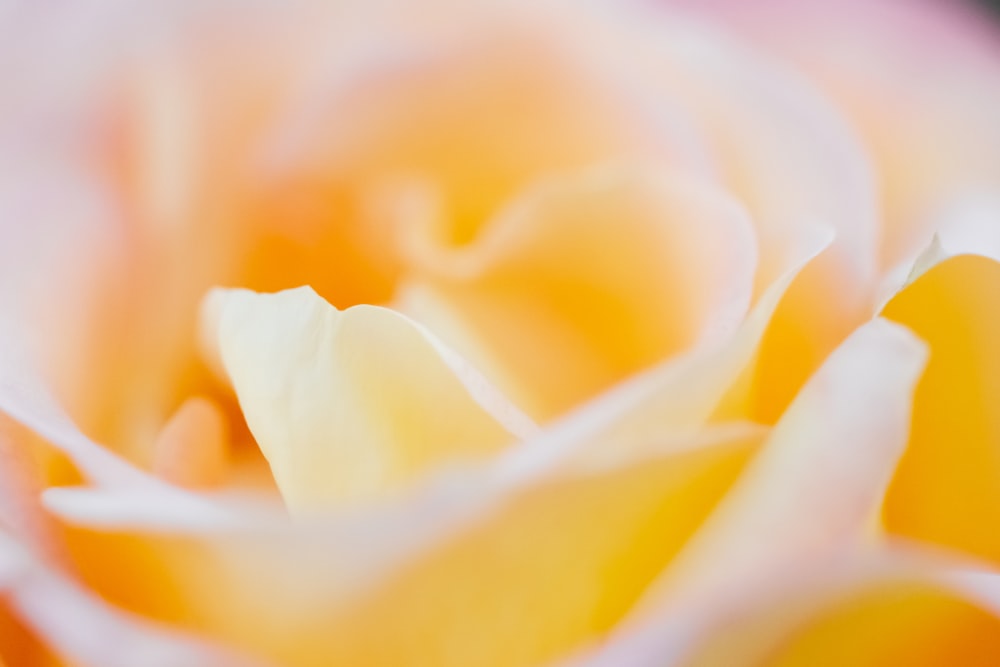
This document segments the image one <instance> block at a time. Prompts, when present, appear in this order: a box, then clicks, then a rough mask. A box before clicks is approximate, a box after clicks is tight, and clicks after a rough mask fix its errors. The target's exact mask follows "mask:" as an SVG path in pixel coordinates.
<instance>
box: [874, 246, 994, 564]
mask: <svg viewBox="0 0 1000 667" xmlns="http://www.w3.org/2000/svg"><path fill="white" fill-rule="evenodd" d="M998 294H1000V262H997V261H995V260H992V259H990V258H987V257H982V256H974V255H960V256H956V257H952V258H950V259H946V260H945V261H943V262H941V263H939V264H937V265H936V266H934V267H933V268H931V269H930V270H928V271H927V272H926V273H924V274H923V275H922V276H920V277H919V278H917V279H916V281H914V282H913V283H912V284H910V285H909V286H908V287H906V288H904V289H903V290H902V291H901V292H900V293H899V294H897V295H896V296H895V297H894V298H893V299H892V300H891V301H890V302H889V303H888V304H887V305H886V307H885V310H884V311H883V315H884V316H885V317H887V318H889V319H892V320H894V321H897V322H899V323H901V324H904V325H906V326H908V327H910V328H911V329H913V331H915V332H916V333H917V335H919V336H920V337H921V338H923V339H924V340H926V341H927V342H928V344H929V345H930V346H931V350H932V355H931V361H930V365H929V366H928V368H927V373H926V374H925V376H924V378H923V379H922V380H921V382H920V385H919V386H918V389H917V393H916V397H915V403H914V414H913V425H912V435H911V437H910V445H909V448H908V449H907V452H906V455H905V456H904V457H903V459H902V461H901V463H900V467H899V470H898V472H897V475H896V478H895V480H894V481H893V484H892V486H891V487H890V490H889V494H888V496H887V498H886V506H885V522H886V527H887V528H888V529H889V530H890V531H891V532H893V533H897V534H901V535H906V536H908V537H913V538H918V539H922V540H927V541H930V542H934V543H937V544H941V545H946V546H949V547H954V548H958V549H961V550H962V551H965V552H966V553H971V554H975V555H978V556H981V557H984V558H988V559H990V560H992V561H993V562H995V563H996V562H1000V537H998V535H997V533H996V532H995V531H991V530H984V529H983V526H984V525H989V524H990V523H991V522H992V523H996V522H997V521H1000V495H998V494H997V489H998V488H1000V421H998V414H1000V412H998V410H997V408H996V406H997V405H1000V353H998V351H997V346H996V341H997V340H998V339H1000V315H998V313H1000V302H998V296H997V295H998Z"/></svg>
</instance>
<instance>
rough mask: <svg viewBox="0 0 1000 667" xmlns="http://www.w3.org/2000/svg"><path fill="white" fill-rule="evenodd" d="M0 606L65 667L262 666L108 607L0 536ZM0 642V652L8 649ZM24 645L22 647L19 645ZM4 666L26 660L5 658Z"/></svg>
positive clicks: (19, 655) (21, 656)
mask: <svg viewBox="0 0 1000 667" xmlns="http://www.w3.org/2000/svg"><path fill="white" fill-rule="evenodd" d="M0 563H2V565H0V605H2V606H4V607H5V608H6V609H5V610H6V611H7V612H9V613H10V614H11V615H12V616H13V617H14V618H16V619H17V620H18V621H19V623H20V624H21V625H22V626H23V627H24V628H25V629H27V630H28V631H29V632H31V633H32V634H33V635H34V637H35V638H36V639H37V640H38V641H39V642H41V643H43V644H44V645H45V646H46V648H47V649H48V650H51V651H53V652H54V653H55V654H57V655H58V656H59V657H61V658H62V659H63V660H65V661H66V663H67V664H73V665H80V666H81V667H119V666H120V667H134V666H135V665H148V666H149V667H176V666H177V665H190V666H191V667H251V665H257V666H258V667H261V665H262V664H263V663H260V662H258V661H255V660H254V661H251V660H250V659H248V658H245V657H240V656H237V655H236V654H235V653H233V652H230V651H228V650H224V649H222V648H220V647H218V646H212V645H210V644H208V643H206V642H203V641H200V640H198V639H195V638H194V637H192V636H190V635H186V634H184V633H182V632H179V631H176V630H173V629H169V628H167V627H165V626H159V625H157V624H154V623H150V622H148V621H145V620H142V619H140V618H139V617H136V616H133V615H131V614H128V613H126V612H123V611H121V610H119V609H115V608H114V607H112V606H110V605H108V604H107V603H106V602H104V601H103V600H101V599H100V598H99V597H97V596H96V595H94V594H93V593H92V592H90V591H87V590H85V589H83V588H81V587H80V586H79V585H78V584H76V583H75V582H73V581H71V580H69V579H67V578H66V577H65V576H63V575H61V574H59V573H57V572H56V571H54V570H52V569H50V568H48V567H46V566H45V565H43V564H42V563H41V562H40V561H38V560H37V559H36V557H35V556H33V555H32V554H31V552H30V551H28V550H27V549H25V548H24V547H23V546H22V545H20V544H18V543H17V542H15V541H14V540H12V539H11V538H9V537H8V536H6V535H0ZM6 639H7V637H4V638H0V650H8V649H9V648H10V647H7V646H4V645H3V644H4V640H6ZM24 646H25V644H21V645H20V647H19V648H18V650H20V648H21V647H24ZM4 657H5V658H7V659H8V660H10V661H11V663H10V664H17V665H21V664H25V663H24V662H22V661H24V660H27V659H29V657H30V656H29V655H27V654H22V653H19V652H18V653H7V652H5V653H4Z"/></svg>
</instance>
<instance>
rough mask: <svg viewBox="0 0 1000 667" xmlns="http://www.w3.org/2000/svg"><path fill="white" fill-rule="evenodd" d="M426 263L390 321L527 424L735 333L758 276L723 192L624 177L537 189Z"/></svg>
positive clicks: (599, 175)
mask: <svg viewBox="0 0 1000 667" xmlns="http://www.w3.org/2000/svg"><path fill="white" fill-rule="evenodd" d="M426 252H430V251H425V255H424V256H422V257H418V258H417V261H420V263H419V264H418V265H417V270H418V272H419V273H418V275H417V277H416V278H415V279H414V281H413V282H412V283H411V284H410V285H409V286H408V288H405V289H404V293H403V296H402V302H401V307H402V308H403V309H404V310H406V311H407V312H410V313H412V314H414V316H415V317H416V318H417V319H419V320H420V321H422V322H424V323H426V324H427V325H428V326H429V327H431V328H432V329H433V330H435V331H436V332H438V333H440V335H441V336H442V337H443V338H444V339H445V340H447V341H449V342H450V343H452V344H453V345H455V346H456V348H457V349H459V350H460V351H462V352H463V354H465V355H466V356H467V357H468V358H470V359H471V360H473V361H474V362H475V363H476V365H477V366H478V367H480V368H482V369H483V370H484V372H485V373H487V375H489V376H490V377H492V378H495V379H496V381H497V383H498V385H499V386H501V387H502V388H504V389H505V390H506V391H507V393H508V394H509V395H510V396H512V397H513V399H514V400H515V401H516V402H518V403H519V404H521V405H524V406H525V409H526V411H527V412H528V413H529V414H531V415H532V416H534V417H536V418H537V419H549V418H551V417H553V416H556V415H558V414H560V413H562V412H564V411H565V410H567V409H568V408H570V407H572V406H573V405H575V404H577V403H578V402H579V401H581V400H582V399H585V398H588V397H590V396H592V395H594V394H596V393H597V392H599V391H600V390H602V389H605V388H607V387H609V386H610V385H611V384H613V383H614V382H616V381H618V380H621V379H623V378H624V377H626V376H627V375H629V374H632V373H634V372H636V371H639V370H641V369H644V368H646V367H648V366H649V365H651V364H653V363H656V362H658V361H661V360H663V359H664V358H666V357H669V356H671V355H673V354H677V353H679V352H681V351H683V350H685V349H687V348H689V347H691V346H694V345H695V344H697V343H700V342H702V341H703V340H704V339H706V338H711V337H714V336H721V335H725V334H727V333H729V332H731V331H732V330H734V329H735V327H736V325H737V324H738V323H739V321H740V320H741V319H742V318H743V317H744V315H745V313H746V309H747V307H748V305H749V301H750V296H751V292H752V284H753V272H754V269H755V267H756V254H755V244H754V239H753V235H752V229H751V226H750V222H749V220H748V219H747V218H746V215H745V214H744V213H743V212H742V210H741V209H740V207H739V206H738V205H737V204H735V203H734V202H732V201H731V200H729V199H728V198H727V197H726V196H725V195H723V193H722V192H721V191H719V190H717V189H716V188H714V187H713V186H711V185H708V184H702V183H699V182H698V181H697V180H692V179H690V178H687V177H680V176H677V175H674V174H670V173H664V172H662V171H658V170H649V169H643V168H630V167H608V168H600V169H595V170H591V171H588V172H584V173H582V174H578V175H570V176H567V177H563V178H556V179H552V180H551V181H550V182H548V183H545V184H542V185H537V186H536V187H535V188H534V189H533V190H532V191H531V192H529V193H528V194H526V195H525V196H524V197H523V198H521V199H520V200H519V201H517V202H515V203H514V204H513V205H511V206H510V207H509V208H508V209H507V210H506V211H505V212H503V213H501V214H500V215H499V216H498V217H497V218H496V219H495V220H494V221H493V222H492V223H491V224H490V226H489V227H487V228H486V229H485V230H484V231H483V232H482V233H481V235H480V237H479V238H478V240H477V241H476V242H475V243H473V244H470V245H468V246H466V247H464V248H462V249H460V250H450V251H448V250H440V251H438V252H436V253H434V254H432V255H431V256H429V257H428V256H427V255H426Z"/></svg>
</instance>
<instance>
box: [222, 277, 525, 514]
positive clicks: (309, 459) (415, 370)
mask: <svg viewBox="0 0 1000 667" xmlns="http://www.w3.org/2000/svg"><path fill="white" fill-rule="evenodd" d="M205 311H206V322H207V324H206V327H207V333H206V336H207V337H208V338H207V339H206V340H207V341H208V342H207V343H206V344H207V345H208V346H210V347H211V348H214V352H215V353H216V354H218V356H219V358H220V359H221V362H222V365H223V366H224V368H225V372H226V374H227V375H228V376H229V378H230V380H231V381H232V383H233V387H234V389H235V391H236V394H237V396H238V397H239V400H240V405H241V407H242V408H243V412H244V414H245V415H246V419H247V423H248V424H249V426H250V430H251V431H252V432H253V434H254V436H255V437H256V439H257V441H258V442H259V443H260V446H261V449H262V451H263V452H264V455H265V456H266V457H267V459H268V461H269V462H270V464H271V469H272V471H273V473H274V477H275V480H276V481H277V483H278V486H279V488H280V489H281V491H282V495H283V496H284V498H285V500H286V501H287V502H288V504H289V506H290V508H292V509H293V510H295V511H300V510H309V509H320V508H323V507H324V506H330V505H332V504H336V503H340V502H352V501H361V500H366V499H373V498H378V497H380V496H383V495H384V494H386V493H389V492H391V491H393V490H394V489H397V488H398V487H399V486H400V485H404V484H406V483H408V482H411V483H412V481H413V479H414V478H415V477H416V476H417V475H418V474H420V473H422V472H425V471H426V470H427V469H428V468H429V467H431V466H440V465H444V464H447V463H449V462H451V463H454V462H455V461H456V460H460V459H462V458H471V457H483V456H485V455H487V454H490V453H495V452H497V451H499V449H500V448H502V447H503V446H505V445H507V444H508V443H510V442H512V441H514V440H515V439H517V438H518V437H523V436H524V435H527V434H528V433H529V432H530V431H531V430H532V428H533V427H532V425H531V422H530V421H529V420H527V419H526V418H524V417H523V416H522V415H521V414H520V413H519V412H518V411H517V410H516V408H514V407H513V406H511V405H510V404H508V403H506V402H505V401H504V400H503V399H502V398H501V397H500V395H499V394H497V393H496V392H494V391H492V390H491V389H490V388H489V387H488V385H487V384H486V382H485V381H484V380H483V379H482V378H481V377H479V376H478V375H477V374H475V372H474V371H473V370H472V369H471V368H470V367H469V366H468V365H466V364H464V363H463V362H462V361H461V360H460V359H458V358H457V357H456V356H455V355H454V354H453V353H450V352H448V351H447V350H444V348H443V346H442V345H441V344H440V343H437V342H436V341H435V340H434V339H433V338H432V337H431V336H430V335H429V334H428V333H427V332H425V331H424V330H423V329H421V328H420V327H419V326H418V325H416V324H414V323H413V322H411V321H409V320H408V319H406V318H405V317H404V316H402V315H400V314H398V313H395V312H393V311H391V310H388V309H384V308H377V307H371V306H356V307H353V308H350V309H348V310H346V311H338V310H337V309H336V308H334V307H333V306H331V305H330V304H328V303H327V302H326V301H324V300H323V299H322V298H321V297H320V296H318V295H317V294H316V293H315V292H314V291H312V289H309V288H300V289H297V290H290V291H286V292H280V293H278V294H272V295H265V294H256V293H253V292H250V291H247V290H231V291H216V292H213V293H212V294H211V295H210V296H209V298H208V299H207V301H206V306H205Z"/></svg>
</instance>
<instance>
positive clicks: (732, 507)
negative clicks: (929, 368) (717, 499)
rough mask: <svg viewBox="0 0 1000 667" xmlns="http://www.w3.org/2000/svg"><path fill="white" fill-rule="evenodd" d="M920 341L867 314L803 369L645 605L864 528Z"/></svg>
mask: <svg viewBox="0 0 1000 667" xmlns="http://www.w3.org/2000/svg"><path fill="white" fill-rule="evenodd" d="M926 356H927V352H926V349H925V348H924V347H923V345H921V343H920V342H919V341H918V340H916V339H915V338H914V337H913V335H912V334H910V333H909V332H908V331H907V330H905V329H903V328H902V327H899V326H896V325H894V324H892V323H890V322H887V321H885V320H875V321H873V322H871V323H869V324H867V325H865V326H864V327H862V328H861V329H859V330H858V331H856V332H855V333H854V334H852V335H851V337H850V338H848V339H847V341H845V342H844V344H843V345H842V346H841V347H839V348H838V349H837V350H836V351H835V352H834V354H833V355H831V357H830V358H829V359H828V360H827V361H826V363H825V364H824V365H823V367H822V368H821V369H820V370H819V371H818V372H817V374H816V375H815V376H814V377H813V378H811V379H810V381H809V383H808V384H807V385H806V386H805V387H804V388H803V390H802V392H800V393H799V395H798V396H797V397H796V399H795V401H794V402H793V403H792V405H791V406H790V407H789V409H788V411H787V412H786V413H785V414H784V416H782V418H781V420H780V421H779V422H778V424H777V425H776V426H775V427H774V429H773V430H772V432H771V434H770V436H769V437H768V439H767V441H766V443H765V445H764V447H763V449H762V451H761V453H760V454H759V455H758V456H757V457H756V458H755V459H754V461H753V463H752V464H751V465H750V466H749V467H748V468H747V470H746V472H745V473H744V474H743V475H742V476H741V477H740V480H739V481H738V483H737V484H736V485H735V486H734V488H733V489H732V491H731V492H730V493H729V494H728V495H727V496H726V498H725V500H724V501H723V502H722V504H721V505H720V507H719V509H718V510H717V511H716V512H715V513H714V514H713V515H712V517H711V518H710V520H709V521H708V522H707V523H706V525H705V527H704V528H703V529H702V530H701V531H699V533H698V534H697V535H696V536H695V538H694V539H693V540H692V542H691V544H690V545H688V547H687V548H686V549H685V552H684V553H683V554H682V555H681V556H680V557H679V558H678V561H677V562H676V563H675V564H674V566H673V567H672V568H671V569H670V570H669V571H668V572H666V573H665V575H664V577H663V580H662V581H661V582H659V586H658V587H656V588H654V589H652V590H651V592H650V595H649V598H648V600H647V608H655V607H656V605H658V604H665V605H668V606H671V605H677V606H678V607H682V606H683V604H684V603H685V601H690V600H692V599H694V600H697V599H699V598H704V597H705V596H708V597H712V596H725V595H726V594H727V591H728V590H729V589H730V588H731V587H733V586H735V585H738V584H739V582H740V581H744V580H752V579H753V578H754V577H759V576H761V575H762V574H765V573H773V572H776V571H780V569H781V568H783V567H784V566H785V565H786V564H788V563H795V562H797V561H802V560H808V559H809V558H819V557H821V556H823V555H824V554H826V553H829V552H830V551H832V550H840V549H843V548H845V547H846V546H849V545H851V544H852V543H857V542H859V541H860V540H862V539H863V538H865V537H867V536H868V531H869V529H870V527H871V524H872V520H873V518H874V517H877V515H878V513H879V510H880V508H881V503H882V499H883V496H884V493H885V489H886V487H887V486H888V484H889V481H890V480H891V479H892V474H893V472H894V470H895V467H896V464H897V462H898V460H899V458H900V456H901V455H902V452H903V449H904V447H905V446H906V442H907V434H908V429H909V420H910V403H911V400H912V395H913V391H914V386H915V384H916V382H917V379H918V377H919V375H920V372H921V371H922V369H923V366H924V363H925V361H926Z"/></svg>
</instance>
